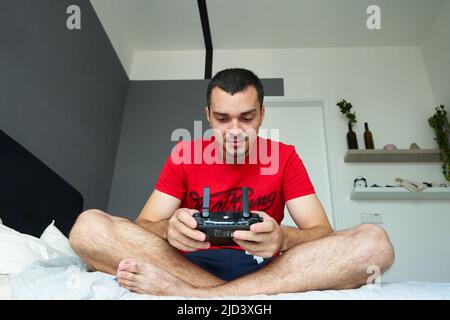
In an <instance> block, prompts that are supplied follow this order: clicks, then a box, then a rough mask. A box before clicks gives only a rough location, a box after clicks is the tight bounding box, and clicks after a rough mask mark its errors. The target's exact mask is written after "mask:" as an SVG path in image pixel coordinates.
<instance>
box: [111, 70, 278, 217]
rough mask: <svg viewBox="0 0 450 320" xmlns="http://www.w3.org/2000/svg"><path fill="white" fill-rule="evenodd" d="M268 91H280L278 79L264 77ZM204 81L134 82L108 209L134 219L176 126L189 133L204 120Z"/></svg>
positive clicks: (148, 194)
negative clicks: (196, 121)
mask: <svg viewBox="0 0 450 320" xmlns="http://www.w3.org/2000/svg"><path fill="white" fill-rule="evenodd" d="M263 84H264V88H265V92H266V96H281V95H283V94H284V90H283V80H282V79H264V80H263ZM207 85H208V81H206V80H173V81H132V82H130V86H129V89H128V98H127V103H126V108H125V114H124V119H123V124H122V130H121V137H120V143H119V149H118V152H117V158H116V167H115V170H114V178H113V183H112V188H111V195H110V200H109V206H108V212H110V213H112V214H114V215H118V216H123V217H127V218H130V219H135V218H136V217H137V215H138V214H139V212H140V211H141V209H142V207H143V206H144V204H145V202H146V201H147V199H148V197H149V196H150V194H151V192H152V191H153V188H154V186H155V183H156V180H157V178H158V176H159V172H160V170H161V168H162V166H163V164H164V162H165V160H166V159H167V157H168V156H169V154H170V151H171V150H172V147H173V146H174V144H175V142H172V141H171V139H170V137H171V134H172V131H173V130H174V129H177V128H186V129H188V130H189V131H190V132H191V133H192V135H193V130H194V121H195V120H200V121H203V129H207V123H206V119H205V115H204V113H203V107H204V106H205V105H206V88H207Z"/></svg>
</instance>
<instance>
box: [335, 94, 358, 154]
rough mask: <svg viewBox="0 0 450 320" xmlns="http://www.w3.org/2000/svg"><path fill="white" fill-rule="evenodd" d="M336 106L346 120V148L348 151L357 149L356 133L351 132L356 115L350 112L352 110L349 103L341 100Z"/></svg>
mask: <svg viewBox="0 0 450 320" xmlns="http://www.w3.org/2000/svg"><path fill="white" fill-rule="evenodd" d="M336 105H337V106H338V107H339V109H340V111H341V113H342V114H344V115H345V117H346V118H347V119H348V133H347V146H348V148H349V149H358V139H357V138H356V133H355V132H354V131H353V130H352V127H353V123H356V122H357V120H356V113H355V112H353V113H352V112H351V109H352V108H353V106H352V104H351V103H350V102H347V101H345V100H342V101H340V102H338V103H336Z"/></svg>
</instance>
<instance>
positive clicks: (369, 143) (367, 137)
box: [364, 122, 375, 149]
mask: <svg viewBox="0 0 450 320" xmlns="http://www.w3.org/2000/svg"><path fill="white" fill-rule="evenodd" d="M364 128H365V131H364V143H365V144H366V149H375V147H374V145H373V137H372V132H370V130H369V125H368V124H367V122H364Z"/></svg>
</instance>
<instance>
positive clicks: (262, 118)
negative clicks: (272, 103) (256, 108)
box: [259, 105, 266, 126]
mask: <svg viewBox="0 0 450 320" xmlns="http://www.w3.org/2000/svg"><path fill="white" fill-rule="evenodd" d="M265 115H266V107H264V105H262V106H261V121H260V122H259V126H262V124H263V121H264V116H265Z"/></svg>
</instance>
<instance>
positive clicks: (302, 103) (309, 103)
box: [264, 97, 342, 230]
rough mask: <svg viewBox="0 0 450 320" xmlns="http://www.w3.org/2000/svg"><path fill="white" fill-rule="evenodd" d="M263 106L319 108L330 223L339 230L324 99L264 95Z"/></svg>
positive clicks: (338, 215)
mask: <svg viewBox="0 0 450 320" xmlns="http://www.w3.org/2000/svg"><path fill="white" fill-rule="evenodd" d="M264 106H265V107H266V108H277V107H284V108H286V107H290V108H298V107H316V108H320V109H321V111H322V126H323V131H324V132H323V133H324V139H325V152H326V155H325V157H326V163H327V174H328V179H329V184H328V193H329V194H330V201H331V203H330V207H331V216H332V221H331V223H332V225H333V228H334V229H335V230H340V229H341V228H342V216H341V214H340V212H341V210H339V209H340V201H339V188H338V183H337V173H336V166H335V164H336V159H335V154H336V153H335V152H333V151H334V149H333V143H332V141H333V137H332V127H331V124H332V122H331V119H330V115H329V114H328V113H327V112H325V103H324V99H287V98H282V97H265V98H264ZM333 190H334V192H333Z"/></svg>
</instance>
